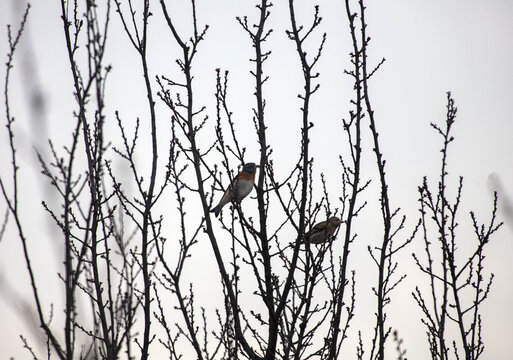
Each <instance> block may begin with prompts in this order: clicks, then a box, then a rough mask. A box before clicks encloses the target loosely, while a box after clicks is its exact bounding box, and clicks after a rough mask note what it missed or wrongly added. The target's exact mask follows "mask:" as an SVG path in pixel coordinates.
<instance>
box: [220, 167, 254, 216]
mask: <svg viewBox="0 0 513 360" xmlns="http://www.w3.org/2000/svg"><path fill="white" fill-rule="evenodd" d="M257 167H259V166H258V165H255V163H246V164H244V165H243V166H242V170H241V172H239V173H238V174H237V176H235V178H234V179H233V181H232V183H231V184H230V185H229V186H228V188H227V189H226V191H225V192H224V195H223V197H222V198H221V200H220V201H219V204H217V206H216V207H214V208H213V209H212V210H210V212H213V213H214V214H215V216H216V217H217V216H219V213H220V212H221V210H222V208H223V206H225V205H226V204H228V203H229V202H232V201H235V202H240V201H241V200H242V199H244V198H245V197H246V196H248V195H249V193H250V192H251V190H253V184H254V183H255V173H256V169H257Z"/></svg>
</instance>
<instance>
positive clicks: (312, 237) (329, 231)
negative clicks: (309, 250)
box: [305, 216, 342, 245]
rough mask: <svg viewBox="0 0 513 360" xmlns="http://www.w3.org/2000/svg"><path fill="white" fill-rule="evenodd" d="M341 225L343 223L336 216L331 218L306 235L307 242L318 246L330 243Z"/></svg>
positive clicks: (315, 226)
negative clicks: (326, 242)
mask: <svg viewBox="0 0 513 360" xmlns="http://www.w3.org/2000/svg"><path fill="white" fill-rule="evenodd" d="M341 223H342V221H341V220H340V219H339V218H338V217H336V216H332V217H330V218H329V219H328V221H322V222H320V223H317V224H315V225H314V227H312V228H311V229H310V231H309V232H307V233H306V235H305V240H306V241H307V242H310V243H311V244H316V245H318V244H322V243H323V242H325V241H329V240H330V239H331V237H332V236H333V234H335V231H337V229H338V227H339V226H340V224H341Z"/></svg>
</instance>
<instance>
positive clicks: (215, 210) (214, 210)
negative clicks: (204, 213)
mask: <svg viewBox="0 0 513 360" xmlns="http://www.w3.org/2000/svg"><path fill="white" fill-rule="evenodd" d="M210 212H213V213H214V215H215V216H216V217H218V216H219V213H220V212H221V206H219V205H217V206H216V207H215V208H213V209H211V210H210Z"/></svg>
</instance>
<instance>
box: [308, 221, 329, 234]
mask: <svg viewBox="0 0 513 360" xmlns="http://www.w3.org/2000/svg"><path fill="white" fill-rule="evenodd" d="M326 226H327V222H326V221H322V222H320V223H317V224H315V225H314V227H313V228H311V229H310V231H309V232H308V235H312V234H316V233H319V232H321V231H326Z"/></svg>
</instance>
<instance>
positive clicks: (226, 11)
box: [0, 0, 513, 360]
mask: <svg viewBox="0 0 513 360" xmlns="http://www.w3.org/2000/svg"><path fill="white" fill-rule="evenodd" d="M22 2H23V1H21V0H4V1H1V2H0V58H1V59H2V61H1V63H2V64H3V63H5V56H6V55H5V54H6V52H7V46H6V44H7V37H6V25H7V24H8V23H11V24H16V25H15V27H16V28H17V23H18V19H19V18H20V14H21V11H22V9H23V6H21V5H20V4H21V3H22ZM98 2H99V3H101V1H100V0H98ZM151 2H152V6H153V7H154V11H153V12H154V14H155V16H154V17H153V18H152V22H151V24H150V31H151V33H150V41H149V49H150V54H151V57H150V71H151V73H152V76H154V75H157V74H159V75H160V74H166V75H169V74H171V75H173V74H174V75H176V74H177V73H178V72H177V69H176V65H175V63H174V58H175V56H176V54H177V52H176V51H177V49H176V47H175V46H174V44H173V42H172V40H171V38H170V33H169V31H168V29H167V28H166V27H165V26H164V23H163V19H162V15H161V12H160V8H159V7H158V4H157V2H156V1H151ZM174 3H180V4H176V5H175V4H174ZM183 3H186V4H187V3H188V2H187V1H174V2H173V1H169V4H170V7H174V6H176V8H175V10H174V12H173V13H172V14H171V16H173V17H174V18H175V19H177V20H178V30H179V31H181V32H182V33H186V32H187V31H189V30H190V29H189V28H188V25H187V24H188V22H187V21H188V17H187V15H184V14H188V13H187V11H188V7H187V6H185V7H184V6H183V5H181V4H183ZM246 3H251V4H250V5H247V4H246ZM253 3H254V2H249V1H248V2H243V1H236V0H222V1H221V0H220V1H215V2H214V1H206V0H197V7H198V17H199V22H200V23H201V24H205V23H207V24H209V26H210V30H209V32H208V33H207V37H206V40H205V41H204V43H203V44H202V45H201V47H200V49H199V54H198V57H197V59H196V60H197V63H196V64H195V66H194V69H193V70H194V71H195V79H196V80H195V81H196V88H197V91H196V95H197V96H198V99H201V100H199V102H198V103H203V104H205V105H207V106H208V110H207V112H208V113H209V114H210V116H212V117H213V116H214V114H215V112H214V111H215V108H214V107H213V106H212V105H213V101H214V96H213V94H214V91H215V82H214V79H215V73H214V69H215V68H217V67H220V68H221V69H223V70H230V88H231V99H230V101H231V105H232V110H233V111H234V113H235V116H236V121H237V124H236V126H237V127H238V129H239V131H240V133H241V138H242V139H244V141H245V142H246V143H247V144H248V153H249V157H248V159H252V158H254V159H257V156H258V152H257V151H258V147H257V144H256V141H255V138H254V135H253V133H252V131H253V125H252V122H251V114H252V113H251V108H252V106H253V105H254V99H253V97H252V89H253V86H254V85H253V82H252V78H251V76H250V74H249V70H250V69H251V66H252V64H251V63H250V62H249V61H248V58H249V57H251V55H252V52H251V51H252V49H251V47H250V43H249V41H248V39H247V36H246V34H245V33H244V31H243V30H242V29H241V28H240V26H239V25H238V24H237V22H236V20H235V17H236V16H244V15H248V16H249V17H250V19H255V16H256V12H255V11H254V9H253ZM299 3H300V4H301V5H299ZM314 4H319V5H320V11H321V15H322V16H323V18H324V21H323V23H322V25H321V30H320V31H325V32H327V34H328V40H327V44H326V48H325V52H324V55H323V57H322V59H321V61H320V62H319V68H318V70H319V72H320V73H321V76H320V83H321V88H320V90H319V92H318V93H316V95H315V98H314V99H313V103H312V113H311V114H312V119H313V121H314V122H315V123H316V126H315V127H314V128H313V129H312V152H313V155H314V156H316V168H315V171H316V173H317V174H318V173H319V172H324V173H325V174H326V175H327V179H328V183H329V184H328V185H329V187H330V191H333V193H334V194H335V193H336V191H337V190H336V189H337V185H338V177H339V172H340V169H339V167H338V166H337V164H338V155H339V154H340V152H341V151H342V146H341V145H340V141H341V139H343V133H342V129H341V127H340V118H341V117H343V116H346V115H347V112H348V110H349V100H350V99H351V86H352V84H351V82H350V79H349V78H348V77H347V76H344V75H343V73H342V70H343V69H344V68H348V67H349V66H350V64H349V58H348V56H347V54H348V52H349V49H350V45H351V44H350V37H349V34H348V31H347V21H346V19H345V10H344V7H343V2H342V1H335V0H319V1H317V2H310V1H298V7H299V6H300V7H299V8H298V12H299V21H305V20H309V19H311V10H312V8H313V5H314ZM367 8H368V13H367V19H368V24H369V27H368V32H369V34H370V35H371V36H372V39H373V40H372V42H371V45H370V49H369V56H370V62H371V63H377V62H379V60H380V58H381V57H385V58H386V63H385V64H384V66H383V67H382V69H381V70H380V71H379V72H378V73H377V74H376V75H375V77H374V78H373V79H372V82H371V100H372V103H373V106H374V110H375V113H376V121H377V126H378V128H379V131H380V135H381V136H380V140H381V146H382V151H383V153H384V156H385V158H386V159H387V175H388V176H389V184H390V192H391V199H392V205H393V206H394V207H397V206H399V207H401V208H402V209H403V210H404V213H405V214H407V215H408V216H409V223H408V226H407V229H408V231H409V230H410V229H411V228H412V226H413V224H414V223H415V222H416V217H417V210H416V209H417V198H418V195H417V186H418V185H420V182H421V179H422V176H424V175H427V176H429V177H430V179H431V184H432V185H434V184H435V181H436V180H437V179H438V169H439V160H440V153H439V152H438V150H439V148H440V146H441V142H440V139H439V138H438V137H437V135H436V134H435V132H434V131H433V130H431V128H430V126H429V123H430V122H436V123H438V124H442V123H443V121H444V119H445V102H446V91H452V93H453V96H454V98H455V100H456V105H457V107H458V117H457V122H456V124H455V126H454V129H453V130H454V133H453V135H454V136H455V137H456V142H455V143H453V145H452V147H451V150H450V155H449V162H450V165H449V166H450V167H449V172H450V174H449V176H450V177H449V179H450V182H451V185H449V186H452V189H453V190H454V189H455V187H456V185H457V177H458V176H459V175H462V176H464V177H465V180H464V194H463V199H464V200H463V204H462V210H461V213H460V215H461V224H462V225H461V227H462V230H461V236H460V241H461V243H460V245H459V246H460V248H461V250H462V252H463V253H464V252H465V251H466V250H468V247H467V245H468V244H473V242H474V241H475V239H474V238H473V237H472V232H471V231H468V229H469V228H468V226H469V225H470V222H469V216H468V212H469V211H470V210H475V212H476V214H477V216H478V219H480V220H481V221H482V222H487V221H488V219H489V210H490V208H491V202H492V197H491V190H490V186H491V185H490V184H491V181H490V176H491V175H492V174H494V176H495V177H494V179H498V181H500V183H501V184H502V188H503V193H502V194H500V195H501V203H500V204H501V206H503V205H504V204H505V202H504V199H506V198H507V197H508V196H509V198H510V199H513V160H512V155H513V145H512V139H513V119H512V115H511V107H512V104H513V46H512V39H513V2H511V1H507V0H495V1H486V2H483V1H462V0H460V1H441V0H430V1H417V0H415V1H411V0H408V1H407V0H402V1H401V0H389V1H368V2H367ZM271 11H272V14H271V17H270V24H271V26H272V27H273V29H274V32H273V34H272V35H271V37H270V39H269V42H268V45H267V46H268V49H270V50H272V55H271V57H270V60H269V61H268V63H266V65H265V71H266V73H267V74H268V75H269V76H270V80H269V82H268V83H267V85H266V87H265V96H266V98H267V102H268V107H267V113H266V116H267V120H266V121H267V123H268V125H269V140H270V142H271V144H273V146H274V147H275V159H277V160H276V161H277V162H278V161H281V162H282V163H283V164H284V165H283V171H284V172H285V171H287V170H289V169H288V168H287V166H288V165H289V164H290V161H291V159H294V158H295V157H294V156H293V154H291V153H290V149H291V148H292V149H295V148H297V146H298V145H297V144H298V139H299V130H298V129H299V126H298V125H297V124H298V121H299V120H298V119H299V115H300V112H299V102H298V99H297V93H299V92H300V91H301V87H302V84H301V81H302V76H301V73H300V68H299V63H298V60H297V59H296V57H295V56H296V54H295V50H294V46H293V44H292V42H290V41H289V40H287V38H286V35H285V30H286V29H288V27H289V25H288V24H289V20H288V14H287V11H288V8H287V6H286V3H285V1H278V0H277V1H275V6H274V7H273V8H272V9H271ZM61 24H62V22H61V20H60V4H59V1H57V0H52V1H40V0H39V1H37V0H36V1H34V2H33V3H32V9H31V14H30V17H29V22H28V28H27V32H26V33H25V35H24V37H23V39H22V44H21V47H20V48H19V51H18V53H17V57H16V60H15V65H16V67H15V69H14V72H13V74H12V80H11V81H12V87H11V99H10V100H11V105H12V108H11V111H13V112H14V115H15V116H16V119H17V124H18V125H17V130H18V131H19V133H18V136H17V140H18V141H19V156H20V157H21V159H22V160H23V161H22V164H21V165H22V170H21V181H22V184H23V186H22V189H23V192H22V194H21V199H22V203H21V206H22V208H23V209H22V213H23V215H24V217H25V219H27V222H28V224H30V225H29V226H28V234H29V238H30V240H31V241H30V244H29V246H30V251H31V252H32V253H33V254H34V265H35V266H36V267H37V269H38V272H37V276H38V278H39V280H40V281H42V282H43V281H46V283H45V286H43V288H45V290H44V292H45V294H46V295H47V297H46V299H45V301H46V305H47V306H48V307H49V304H50V303H51V302H56V301H57V300H55V299H54V298H53V292H54V291H58V289H59V286H60V284H59V280H58V278H57V276H56V274H55V267H54V266H55V265H54V264H55V263H58V262H59V261H60V260H59V259H58V246H57V245H56V242H57V241H58V240H55V239H52V237H56V236H57V235H58V233H56V232H52V230H51V229H50V226H49V225H48V222H47V220H48V219H47V218H46V215H44V214H43V211H41V205H40V204H41V200H43V199H46V200H51V199H48V194H45V186H44V180H43V179H42V178H41V177H40V175H39V171H38V169H37V168H34V164H35V163H34V162H33V159H34V151H33V148H32V146H33V145H34V144H35V145H36V146H39V147H40V148H41V146H44V144H45V143H46V139H47V138H48V137H51V138H53V139H55V141H56V142H57V143H65V141H66V136H67V134H68V133H67V130H69V126H70V121H69V120H70V116H71V113H72V111H73V109H74V103H73V97H72V94H71V91H70V89H71V77H70V73H69V65H68V61H67V56H66V53H65V46H64V38H63V34H62V29H61V27H62V26H61ZM319 38H320V33H318V34H317V35H316V36H314V38H313V39H312V40H313V41H312V42H311V43H310V44H309V45H311V46H312V47H311V51H310V53H313V52H314V51H315V50H314V49H315V44H316V41H317V40H318V39H319ZM110 41H111V48H110V52H109V53H108V54H107V63H111V64H112V65H113V72H112V74H111V77H110V80H109V81H108V88H107V91H108V95H107V102H108V113H107V115H108V116H110V119H111V120H112V119H114V118H113V113H114V111H115V110H119V111H120V113H121V114H122V116H124V117H125V118H126V119H127V121H132V122H133V121H134V119H135V118H136V117H137V116H140V117H141V118H142V119H144V118H145V117H146V116H147V115H146V108H145V106H146V103H145V102H146V97H145V94H144V89H143V88H142V87H141V78H142V75H141V73H140V70H139V68H138V59H137V58H135V56H134V55H135V53H134V51H133V49H131V48H130V45H129V41H128V39H127V37H126V36H125V35H124V33H123V32H122V31H121V29H120V22H119V19H118V17H117V15H116V14H115V13H114V12H113V13H112V24H111V33H110ZM31 66H33V67H34V69H35V70H34V72H33V73H32V74H28V73H27V69H30V67H31ZM4 73H5V69H4V68H3V67H2V71H1V74H2V76H1V78H2V82H1V83H2V92H3V84H4V76H3V74H4ZM27 74H28V76H27ZM22 83H24V84H26V86H21V84H22ZM32 86H35V87H36V88H37V86H40V88H41V90H42V93H43V97H44V101H45V109H46V111H45V112H44V113H40V114H32V113H31V112H30V111H28V106H27V97H28V94H29V93H28V92H27V89H29V91H30V89H31V87H32ZM155 88H156V87H155ZM2 99H3V97H2ZM0 110H1V114H2V117H1V119H2V124H3V123H4V122H5V116H4V115H3V114H4V103H3V100H2V104H1V105H0ZM168 116H169V114H167V113H166V112H165V110H164V109H163V107H161V106H160V105H159V121H160V122H159V131H162V133H165V132H166V131H168V129H169V126H168V122H167V121H168V120H167V119H168ZM38 124H39V125H38ZM41 124H43V125H41ZM0 129H1V130H0V131H1V133H0V139H1V140H0V153H1V154H4V156H2V157H1V159H0V174H1V176H2V178H4V177H5V176H8V174H9V171H10V167H9V166H10V163H9V161H10V159H9V157H8V156H7V151H8V148H7V139H8V138H7V134H6V132H5V130H4V129H5V128H4V126H1V127H0ZM365 129H366V127H365ZM113 134H117V133H113ZM115 136H116V135H112V137H113V138H115ZM163 136H164V135H163ZM206 138H207V139H208V136H207V137H206ZM164 144H165V142H164ZM166 146H167V145H164V147H163V152H164V153H165V152H166ZM205 146H206V145H205ZM365 156H366V157H365V161H367V163H366V165H365V166H366V169H365V172H364V176H367V177H372V176H374V175H373V174H375V164H374V163H373V162H372V161H373V158H372V153H371V151H370V147H367V149H366V155H365ZM292 161H293V160H292ZM142 163H143V161H142ZM142 165H143V164H142ZM496 183H497V182H495V183H494V184H496ZM319 186H320V183H319ZM369 191H370V194H369V199H370V201H374V202H376V196H375V195H373V193H372V191H376V189H375V188H374V189H372V188H371V189H370V190H369ZM376 193H377V192H376ZM169 196H171V194H170V195H169ZM337 197H338V195H337ZM372 199H374V200H372ZM171 207H173V208H174V205H171ZM4 211H5V206H4V204H3V202H0V213H1V214H2V216H3V213H4ZM163 211H167V210H166V209H164V210H163ZM170 211H171V210H170ZM500 215H501V220H504V221H507V220H508V219H507V218H506V217H505V216H504V215H505V214H504V212H501V214H500ZM29 219H30V220H29ZM509 220H510V221H511V219H509ZM169 221H170V222H171V223H172V220H169ZM380 221H381V219H380V214H379V212H377V204H374V205H371V206H369V208H368V209H367V212H366V213H365V214H364V216H362V218H361V219H359V222H360V224H359V226H360V228H359V235H360V238H359V242H358V243H356V244H355V245H354V251H353V253H352V256H353V258H352V261H351V263H350V266H351V268H352V269H355V270H356V272H357V279H358V289H359V296H358V298H357V300H358V301H359V303H358V304H357V306H358V308H357V314H356V318H355V322H354V323H353V326H352V327H351V330H350V331H351V332H350V335H349V336H350V338H351V339H352V340H350V342H349V343H348V345H347V347H346V348H345V354H354V353H355V351H354V345H353V344H354V343H353V342H354V340H355V339H356V336H357V331H358V330H362V331H363V332H368V333H370V331H371V327H372V326H373V322H372V321H373V313H374V308H373V305H374V298H373V296H372V293H371V290H370V287H371V286H372V285H374V279H375V269H374V268H373V266H372V261H371V259H370V257H369V256H368V254H367V252H366V248H367V245H369V244H373V243H374V241H375V240H376V239H379V234H378V235H376V233H375V232H373V231H372V228H373V227H374V226H376V227H378V228H379V224H380ZM465 227H467V230H464V228H465ZM56 238H57V239H58V237H56ZM339 240H340V239H339ZM339 245H341V241H339ZM422 248H423V246H422V241H421V239H420V238H418V239H416V240H415V243H414V244H413V245H412V247H411V248H410V249H407V250H405V251H404V252H403V253H402V254H401V255H400V256H399V257H398V261H399V262H400V267H401V271H402V272H404V273H407V274H408V278H407V279H406V281H405V282H404V283H402V284H401V286H400V288H399V289H398V290H397V291H396V292H395V293H394V295H393V297H392V306H391V307H390V310H389V316H388V318H387V321H388V322H389V325H391V326H392V327H393V328H395V329H398V330H399V334H400V335H401V337H403V338H404V346H405V347H406V349H407V350H408V358H410V359H427V358H428V347H427V341H426V338H425V335H424V334H425V330H424V328H423V326H422V324H421V323H420V318H419V316H420V314H419V311H418V309H417V307H416V304H415V303H414V301H413V299H412V297H411V295H410V294H411V292H412V291H413V289H414V287H415V285H416V284H418V283H419V282H422V281H423V280H424V278H423V277H422V276H420V274H419V273H418V271H417V270H416V268H415V266H414V263H413V259H412V258H411V253H412V252H413V251H418V252H420V251H422ZM197 256H198V259H200V261H207V262H209V261H211V260H212V257H213V256H212V253H211V251H210V249H209V247H208V245H207V246H206V247H205V248H204V251H202V252H201V253H200V254H199V255H197ZM512 256H513V223H511V222H510V223H507V224H506V225H505V226H504V227H503V228H502V230H501V231H500V232H499V233H498V234H497V235H496V236H495V237H494V238H493V241H492V244H490V246H489V247H488V249H487V258H486V269H487V271H488V272H493V273H494V274H495V275H496V277H495V282H494V285H493V289H492V293H491V295H490V297H489V299H488V300H487V301H486V303H485V304H484V305H483V322H484V324H483V326H484V334H485V335H484V338H485V346H486V348H485V353H484V356H483V359H494V360H509V359H510V358H511V339H513V325H512V324H513V306H512V304H513V303H512V299H513V262H512V261H511V258H512ZM0 276H1V277H5V279H7V281H8V282H9V283H10V284H11V286H13V287H14V288H15V289H16V291H17V292H19V294H21V295H22V296H23V295H24V294H25V295H29V294H30V293H29V284H28V279H27V275H26V270H25V266H24V263H23V261H22V253H21V251H20V246H19V240H18V239H17V237H16V232H15V229H14V227H13V226H12V223H10V225H9V229H8V231H7V233H6V236H5V237H4V239H3V240H2V241H1V242H0ZM202 276H203V277H204V279H205V280H204V282H205V283H206V282H209V281H213V282H217V281H218V279H217V270H216V269H215V268H212V271H209V272H208V273H205V274H204V275H203V274H202ZM191 278H192V279H193V280H194V281H198V280H197V278H196V279H194V274H193V273H192V272H191ZM200 287H201V286H200ZM198 291H199V293H200V294H201V292H202V291H203V292H204V293H208V289H203V290H202V289H199V290H198ZM199 298H200V299H201V297H200V296H199ZM57 303H58V302H57ZM0 314H1V315H0V318H1V321H0V358H2V359H3V358H9V357H11V356H14V357H16V358H17V359H23V358H28V353H27V352H26V351H24V350H23V349H22V343H21V341H20V340H19V334H27V335H30V333H27V330H26V329H24V328H23V322H22V321H21V320H20V319H19V317H18V316H17V314H16V312H15V311H13V309H12V307H11V306H10V305H9V303H8V301H6V298H5V297H3V298H2V297H0ZM54 326H55V327H57V328H58V327H59V324H54ZM351 341H352V342H351ZM349 358H351V356H349Z"/></svg>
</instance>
